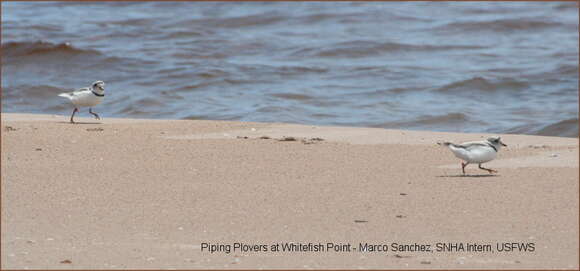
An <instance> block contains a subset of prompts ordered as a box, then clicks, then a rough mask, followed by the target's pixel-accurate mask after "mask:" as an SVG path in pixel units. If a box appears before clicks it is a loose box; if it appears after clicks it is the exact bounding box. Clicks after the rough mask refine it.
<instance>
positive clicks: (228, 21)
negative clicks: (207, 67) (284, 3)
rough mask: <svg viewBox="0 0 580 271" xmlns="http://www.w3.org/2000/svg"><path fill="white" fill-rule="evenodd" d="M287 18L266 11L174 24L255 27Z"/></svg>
mask: <svg viewBox="0 0 580 271" xmlns="http://www.w3.org/2000/svg"><path fill="white" fill-rule="evenodd" d="M283 20H286V17H284V16H280V15H277V14H275V13H274V14H271V13H264V14H255V15H248V16H240V17H230V18H204V19H193V20H191V19H190V20H183V21H181V22H179V23H177V24H173V25H171V26H174V25H197V26H205V27H208V28H210V29H211V28H228V29H233V28H244V27H254V26H269V25H272V24H275V23H278V22H280V21H283Z"/></svg>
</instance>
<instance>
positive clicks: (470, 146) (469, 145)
mask: <svg viewBox="0 0 580 271" xmlns="http://www.w3.org/2000/svg"><path fill="white" fill-rule="evenodd" d="M456 146H457V147H459V148H463V149H466V150H468V151H470V150H472V149H475V148H481V147H484V148H492V147H491V146H489V144H486V143H483V142H465V143H463V144H459V145H456Z"/></svg>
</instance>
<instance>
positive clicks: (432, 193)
mask: <svg viewBox="0 0 580 271" xmlns="http://www.w3.org/2000/svg"><path fill="white" fill-rule="evenodd" d="M1 117H2V128H1V129H2V168H1V169H2V206H1V209H2V224H1V227H2V233H1V234H2V236H1V237H2V241H1V246H2V257H1V260H2V268H3V269H21V268H31V269H34V268H36V269H57V268H58V269H63V268H65V269H69V268H75V269H80V268H83V269H117V268H132V269H137V268H149V269H151V268H155V269H170V268H177V269H198V268H203V269H210V268H219V269H229V268H233V269H248V268H269V269H277V268H298V269H302V268H326V269H329V268H332V269H340V268H349V269H355V268H383V269H384V268H397V269H402V268H412V269H429V268H454V269H457V268H460V269H468V268H478V269H484V268H485V269H487V268H494V269H497V268H511V269H514V268H515V269H530V268H541V269H551V268H562V269H578V268H579V265H578V258H579V254H578V248H579V241H578V240H579V235H578V227H579V225H578V221H579V220H578V210H579V204H578V200H579V194H578V191H579V187H578V179H579V176H578V175H579V169H578V164H579V163H578V157H579V153H578V138H563V137H543V136H528V135H501V136H502V141H504V142H505V143H506V144H508V146H509V147H508V148H507V149H502V150H501V151H500V153H499V157H498V159H496V160H494V161H492V162H490V163H488V164H486V165H487V166H488V167H490V168H493V169H496V170H498V171H499V173H498V174H496V175H489V174H487V173H486V172H484V171H481V170H479V169H477V165H470V166H468V168H467V172H468V176H462V175H461V174H460V173H461V168H460V165H459V160H458V159H457V158H455V157H454V156H453V155H452V154H451V152H449V151H448V150H447V149H445V148H442V147H440V146H438V145H437V144H436V142H438V141H443V140H446V141H454V142H462V141H472V140H480V139H484V138H486V137H487V136H489V134H460V133H441V132H427V131H402V130H386V129H374V128H350V127H330V126H308V125H295V124H281V123H252V122H230V121H201V120H138V119H111V118H106V119H104V120H101V121H95V120H93V119H89V118H81V117H78V118H77V119H76V120H77V121H80V122H82V123H80V124H76V125H71V124H69V123H68V122H67V121H68V116H57V115H33V114H8V113H2V115H1ZM290 242H294V243H301V244H305V246H306V247H308V248H309V249H310V248H313V247H315V245H317V244H322V246H323V248H324V250H325V251H318V252H315V251H302V252H287V251H286V252H283V251H272V249H273V248H274V247H275V246H276V244H279V245H280V244H285V243H290ZM204 243H206V244H207V245H216V246H215V247H217V248H220V249H221V250H222V251H215V252H213V253H212V252H210V251H208V249H206V248H205V247H204V246H205V245H204ZM236 243H238V244H239V246H240V247H241V248H240V249H237V250H234V245H235V244H236ZM309 243H310V244H311V245H312V246H309V245H308V244H309ZM329 243H331V244H333V245H334V246H333V247H332V248H330V249H327V248H328V247H327V245H328V244H329ZM448 243H461V244H464V245H465V246H467V245H472V247H473V245H474V244H478V245H482V246H483V247H485V246H484V245H487V244H489V245H490V247H492V248H493V250H492V251H486V252H482V251H437V244H448ZM512 243H517V244H520V245H517V246H516V248H514V249H513V250H511V251H498V245H499V246H500V247H501V246H502V245H503V244H512ZM361 244H379V245H380V246H378V247H381V248H383V247H384V246H382V245H386V247H388V251H372V252H371V251H360V250H359V248H360V245H361ZM393 244H396V245H393ZM401 244H409V246H407V247H413V248H415V249H419V248H417V247H420V246H421V245H429V246H430V249H431V251H395V250H394V248H395V247H398V245H401ZM415 244H417V245H415ZM521 244H524V245H525V246H526V248H527V251H523V250H522V245H521ZM530 244H532V245H530ZM219 245H221V246H219ZM228 245H231V246H232V247H231V251H230V252H229V253H228V252H227V251H225V250H226V249H227V247H228ZM347 245H351V248H350V251H348V249H347V248H348V246H347ZM475 247H479V248H481V246H475ZM531 247H533V249H532V251H530V248H531ZM264 248H265V249H266V250H267V251H264ZM338 248H340V249H343V250H344V251H338V252H337V251H334V249H338ZM242 249H243V250H246V251H241V250H242ZM256 250H259V251H256ZM329 250H330V251H329Z"/></svg>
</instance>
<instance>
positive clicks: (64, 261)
mask: <svg viewBox="0 0 580 271" xmlns="http://www.w3.org/2000/svg"><path fill="white" fill-rule="evenodd" d="M60 263H66V264H71V263H72V261H71V260H62V261H60Z"/></svg>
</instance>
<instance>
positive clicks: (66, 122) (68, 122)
mask: <svg viewBox="0 0 580 271" xmlns="http://www.w3.org/2000/svg"><path fill="white" fill-rule="evenodd" d="M58 123H65V124H71V125H75V124H81V125H82V124H103V123H102V122H82V121H81V122H79V121H75V123H71V122H70V121H59V122H58Z"/></svg>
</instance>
